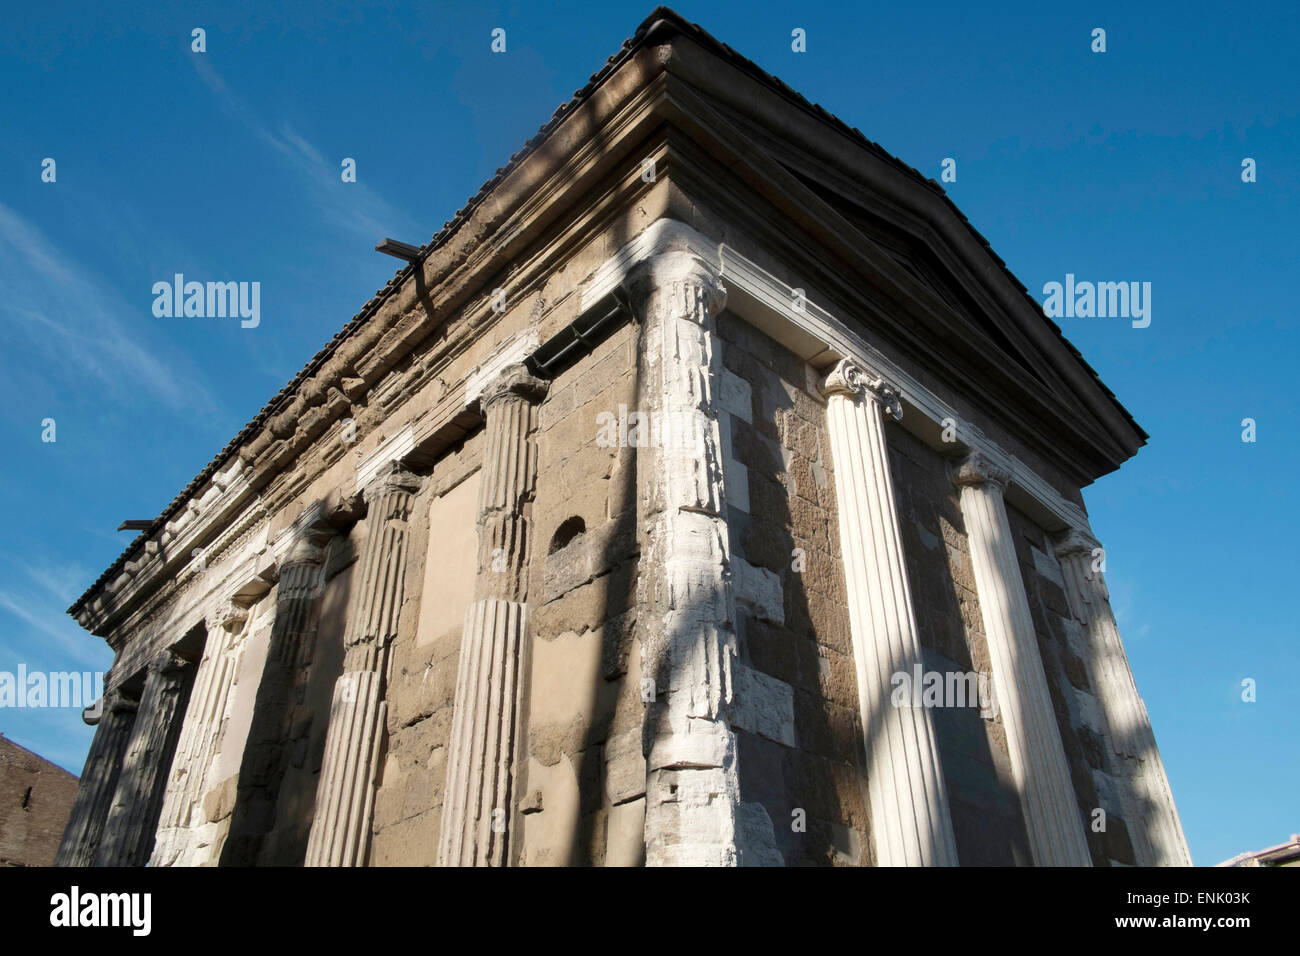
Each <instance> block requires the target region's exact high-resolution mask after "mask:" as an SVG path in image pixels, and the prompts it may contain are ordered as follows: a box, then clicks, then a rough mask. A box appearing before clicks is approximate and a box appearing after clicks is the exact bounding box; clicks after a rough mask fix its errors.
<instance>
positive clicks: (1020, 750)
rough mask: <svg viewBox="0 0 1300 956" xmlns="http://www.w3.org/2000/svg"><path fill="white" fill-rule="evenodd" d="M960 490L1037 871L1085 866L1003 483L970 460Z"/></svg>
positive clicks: (1000, 475)
mask: <svg viewBox="0 0 1300 956" xmlns="http://www.w3.org/2000/svg"><path fill="white" fill-rule="evenodd" d="M953 478H954V481H955V482H956V484H957V486H958V487H959V488H960V489H961V513H962V519H963V520H964V521H965V524H966V537H967V542H968V544H969V546H970V555H971V567H972V570H973V571H974V574H975V588H976V591H977V593H978V595H979V602H980V614H981V616H982V618H983V622H984V634H985V637H986V638H987V639H988V646H989V660H990V663H991V665H992V668H993V687H994V691H995V693H996V694H997V700H998V707H999V710H1000V712H1001V714H1002V719H1003V726H1004V727H1005V729H1006V735H1007V748H1008V750H1009V751H1010V762H1011V773H1012V777H1013V779H1014V781H1015V785H1016V789H1017V791H1018V792H1019V796H1020V802H1021V806H1022V807H1023V808H1024V815H1025V825H1026V828H1027V829H1028V831H1029V844H1030V848H1031V851H1032V852H1033V855H1034V863H1035V864H1036V865H1038V866H1091V865H1092V858H1091V856H1090V855H1089V853H1088V844H1087V840H1086V839H1085V837H1084V829H1083V817H1082V816H1081V814H1080V811H1079V806H1078V801H1077V799H1076V797H1075V792H1074V785H1073V783H1072V782H1071V780H1070V769H1069V765H1068V763H1067V762H1066V759H1065V749H1064V747H1063V746H1062V744H1061V733H1060V729H1059V728H1058V727H1057V724H1056V713H1055V710H1054V709H1053V707H1052V697H1051V692H1050V691H1049V690H1048V687H1047V676H1046V674H1045V673H1044V672H1043V660H1042V656H1041V655H1040V654H1039V652H1038V638H1037V636H1036V635H1035V633H1034V622H1033V618H1032V617H1031V615H1030V612H1029V599H1028V598H1027V597H1026V595H1025V584H1024V580H1023V579H1022V578H1021V576H1020V564H1019V562H1018V561H1017V560H1016V547H1015V543H1014V540H1013V538H1012V535H1011V525H1010V522H1009V521H1008V520H1007V509H1006V503H1005V502H1004V501H1003V499H1002V493H1003V489H1004V487H1005V486H1006V483H1007V480H1008V476H1007V474H1006V472H1004V471H1002V470H1001V469H999V468H998V467H996V466H995V465H993V463H991V462H990V461H988V459H986V458H985V457H984V456H982V455H979V454H973V455H971V456H969V457H968V458H967V459H966V460H965V461H963V462H962V463H961V464H960V465H959V466H958V467H957V468H956V469H955V471H954V475H953Z"/></svg>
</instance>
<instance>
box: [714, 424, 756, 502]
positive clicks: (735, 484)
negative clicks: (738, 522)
mask: <svg viewBox="0 0 1300 956" xmlns="http://www.w3.org/2000/svg"><path fill="white" fill-rule="evenodd" d="M718 435H719V440H720V441H721V443H722V481H723V487H724V488H726V497H727V505H728V506H729V507H732V508H738V509H739V510H741V511H743V512H745V514H749V469H748V468H746V467H745V466H744V465H742V464H741V463H740V462H738V461H736V458H735V456H734V455H733V454H732V451H731V416H730V415H728V414H727V413H725V412H723V413H722V414H719V415H718Z"/></svg>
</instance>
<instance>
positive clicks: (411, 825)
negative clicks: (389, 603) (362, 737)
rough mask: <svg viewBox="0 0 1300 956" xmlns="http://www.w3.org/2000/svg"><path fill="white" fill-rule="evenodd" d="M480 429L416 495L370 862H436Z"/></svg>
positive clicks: (470, 573) (470, 582) (467, 595)
mask: <svg viewBox="0 0 1300 956" xmlns="http://www.w3.org/2000/svg"><path fill="white" fill-rule="evenodd" d="M481 449H482V432H479V433H477V434H475V435H474V437H473V438H471V439H469V440H468V441H466V442H464V443H463V444H461V445H459V446H457V447H456V448H454V449H452V450H451V451H449V452H448V453H447V454H446V455H445V456H444V457H443V458H442V459H441V460H440V461H439V462H438V463H437V464H436V465H435V466H434V469H433V473H432V475H431V477H430V478H429V480H428V482H427V483H426V486H425V488H424V490H423V492H422V493H421V495H420V496H419V498H418V499H417V502H416V506H415V511H414V517H413V518H412V521H411V525H412V529H413V537H412V541H411V551H410V559H409V560H410V563H409V565H408V567H407V575H408V583H407V588H406V594H407V604H406V606H404V607H403V609H402V617H401V621H400V631H399V635H398V639H397V641H396V643H395V644H394V645H393V657H392V664H391V670H390V674H389V683H388V727H387V731H388V743H387V754H386V755H385V756H384V758H383V763H382V770H381V772H380V778H379V790H378V793H377V794H376V797H375V812H374V820H373V822H372V828H373V832H374V842H373V844H372V846H371V851H370V861H369V862H370V865H372V866H432V865H433V864H434V863H435V862H436V860H437V855H438V833H439V827H440V826H441V822H442V800H443V784H444V779H445V777H446V770H447V768H446V760H447V747H448V742H449V738H450V735H451V722H452V715H453V704H454V702H455V699H456V675H457V671H458V665H459V661H460V642H461V633H462V630H463V628H464V623H465V609H466V608H467V607H468V606H469V603H470V601H471V600H472V599H473V596H474V578H475V573H476V571H477V568H476V561H475V553H476V550H477V529H476V525H475V515H476V512H477V509H478V489H479V471H478V468H479V462H480V459H481Z"/></svg>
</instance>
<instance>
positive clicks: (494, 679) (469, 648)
mask: <svg viewBox="0 0 1300 956" xmlns="http://www.w3.org/2000/svg"><path fill="white" fill-rule="evenodd" d="M545 391H546V383H545V382H543V381H541V380H540V379H537V378H534V377H533V376H532V375H531V374H529V373H528V371H527V369H526V368H524V366H522V365H513V366H510V367H508V368H506V369H505V370H504V371H503V372H502V373H501V375H500V377H499V378H498V379H497V380H495V381H494V382H493V383H491V384H490V385H489V386H488V389H487V390H486V391H485V392H484V395H483V399H482V404H483V411H484V416H485V418H486V419H487V425H486V434H485V441H486V448H485V451H484V455H483V471H482V479H481V484H480V485H479V501H478V507H479V513H478V535H479V554H478V558H479V565H478V577H477V579H476V581H475V595H476V600H475V601H474V603H473V604H471V605H470V606H469V608H468V609H467V610H466V612H465V630H464V632H463V634H462V637H461V645H460V664H459V667H458V671H457V678H456V703H455V710H454V714H453V717H452V729H451V744H450V747H449V748H448V758H447V781H446V785H445V787H444V791H443V792H444V794H445V796H444V798H443V808H442V832H441V834H440V837H439V845H438V862H439V864H440V865H442V866H504V865H506V864H507V863H508V861H509V857H508V853H509V847H510V832H509V829H510V823H511V820H512V817H513V812H512V810H513V808H512V806H511V804H512V800H513V793H514V780H515V775H516V772H517V768H516V767H515V766H514V754H515V745H516V733H517V731H518V727H519V719H520V714H519V707H520V699H521V693H522V687H523V682H522V675H521V673H520V663H521V661H522V659H523V657H524V654H523V652H524V642H525V641H526V640H527V634H528V605H527V599H528V587H527V565H528V551H527V549H528V541H529V519H528V515H527V508H526V505H527V503H528V502H529V501H531V500H532V496H533V485H534V480H535V473H536V470H537V458H536V449H535V447H534V444H533V441H532V439H531V437H530V436H531V433H532V430H533V427H534V424H535V415H536V411H535V410H536V403H537V402H538V401H540V399H541V398H542V396H543V395H544V394H545Z"/></svg>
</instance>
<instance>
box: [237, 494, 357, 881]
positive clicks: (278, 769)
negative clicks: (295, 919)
mask: <svg viewBox="0 0 1300 956" xmlns="http://www.w3.org/2000/svg"><path fill="white" fill-rule="evenodd" d="M289 533H290V534H291V535H292V538H291V543H290V545H289V550H288V552H287V553H286V554H285V556H284V557H283V558H282V559H281V560H280V567H279V580H278V582H277V584H276V591H275V618H274V620H273V621H272V624H271V635H270V639H269V641H268V645H267V651H266V662H265V663H264V664H263V666H262V676H261V681H260V683H259V685H258V690H257V703H256V706H255V708H254V711H253V719H252V724H251V725H250V727H249V730H248V737H247V740H246V742H245V744H244V754H243V758H242V760H241V761H240V768H239V784H238V792H237V795H236V799H235V809H234V811H233V812H232V814H231V819H230V832H229V834H228V836H227V838H226V841H225V843H224V844H223V846H222V851H221V862H222V864H223V865H226V866H253V865H255V864H256V863H257V861H258V857H259V855H260V853H261V850H262V844H263V842H264V839H265V837H266V835H267V834H268V833H270V832H271V831H272V830H273V829H274V827H275V817H276V811H277V807H278V804H279V798H280V784H281V782H282V781H283V779H284V776H285V774H286V772H287V769H288V766H289V759H290V750H291V747H292V738H293V732H294V726H293V723H294V711H295V705H296V704H298V703H301V702H302V701H303V699H304V698H305V696H306V689H307V684H308V682H309V681H310V679H311V666H310V665H311V659H312V655H313V652H314V650H315V644H316V629H317V625H318V623H319V615H318V605H319V599H320V596H321V592H322V591H323V584H324V581H323V577H324V565H325V557H326V554H327V552H328V549H329V544H330V541H331V539H332V538H333V536H334V530H333V528H331V527H330V526H329V525H328V524H326V523H325V520H324V515H323V513H322V512H321V511H320V509H319V508H313V509H311V510H309V511H308V512H307V513H306V514H305V515H304V516H303V517H302V518H301V519H300V520H299V522H298V524H297V525H296V526H295V527H294V528H293V529H292V530H291V531H290V532H289Z"/></svg>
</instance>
